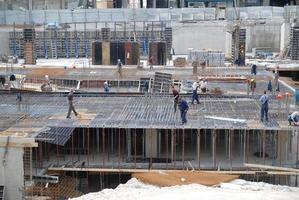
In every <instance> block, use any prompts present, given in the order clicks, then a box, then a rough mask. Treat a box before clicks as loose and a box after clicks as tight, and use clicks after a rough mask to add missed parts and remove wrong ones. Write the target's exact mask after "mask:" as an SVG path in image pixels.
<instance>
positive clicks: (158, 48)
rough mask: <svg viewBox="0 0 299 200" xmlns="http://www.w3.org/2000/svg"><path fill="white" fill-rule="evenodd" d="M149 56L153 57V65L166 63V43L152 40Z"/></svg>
mask: <svg viewBox="0 0 299 200" xmlns="http://www.w3.org/2000/svg"><path fill="white" fill-rule="evenodd" d="M149 58H152V62H153V63H152V64H153V65H166V43H165V42H150V44H149Z"/></svg>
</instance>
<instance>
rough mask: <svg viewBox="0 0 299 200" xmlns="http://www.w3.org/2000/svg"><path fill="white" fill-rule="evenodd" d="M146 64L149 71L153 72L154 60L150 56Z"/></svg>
mask: <svg viewBox="0 0 299 200" xmlns="http://www.w3.org/2000/svg"><path fill="white" fill-rule="evenodd" d="M148 64H149V66H150V71H152V70H154V67H153V64H154V58H153V56H151V57H150V58H149V59H148Z"/></svg>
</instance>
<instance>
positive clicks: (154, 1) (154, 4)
mask: <svg viewBox="0 0 299 200" xmlns="http://www.w3.org/2000/svg"><path fill="white" fill-rule="evenodd" d="M156 1H157V0H153V8H156V7H157V2H156Z"/></svg>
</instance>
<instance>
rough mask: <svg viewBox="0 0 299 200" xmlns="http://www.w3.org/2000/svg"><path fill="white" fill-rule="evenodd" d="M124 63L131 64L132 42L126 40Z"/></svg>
mask: <svg viewBox="0 0 299 200" xmlns="http://www.w3.org/2000/svg"><path fill="white" fill-rule="evenodd" d="M125 56H126V57H125V64H126V65H132V43H131V42H126V43H125Z"/></svg>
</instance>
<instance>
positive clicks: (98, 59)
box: [91, 42, 103, 65]
mask: <svg viewBox="0 0 299 200" xmlns="http://www.w3.org/2000/svg"><path fill="white" fill-rule="evenodd" d="M91 57H92V64H93V65H101V64H102V60H103V58H102V43H101V42H93V43H92V53H91Z"/></svg>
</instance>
